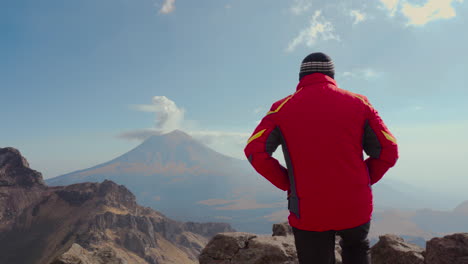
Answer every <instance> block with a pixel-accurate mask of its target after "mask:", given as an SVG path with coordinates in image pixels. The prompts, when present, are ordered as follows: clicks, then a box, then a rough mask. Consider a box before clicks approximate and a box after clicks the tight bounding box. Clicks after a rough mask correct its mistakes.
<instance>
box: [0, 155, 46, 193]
mask: <svg viewBox="0 0 468 264" xmlns="http://www.w3.org/2000/svg"><path fill="white" fill-rule="evenodd" d="M0 186H21V187H35V186H45V185H44V180H43V179H42V174H41V173H40V172H37V171H35V170H32V169H30V168H29V163H28V161H27V160H26V159H25V158H24V157H23V156H21V153H20V152H19V151H18V150H17V149H14V148H0Z"/></svg>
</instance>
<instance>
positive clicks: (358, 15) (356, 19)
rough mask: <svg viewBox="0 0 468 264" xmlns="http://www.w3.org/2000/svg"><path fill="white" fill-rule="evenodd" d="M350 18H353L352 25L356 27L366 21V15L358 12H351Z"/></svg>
mask: <svg viewBox="0 0 468 264" xmlns="http://www.w3.org/2000/svg"><path fill="white" fill-rule="evenodd" d="M350 16H352V17H353V18H354V22H353V24H354V25H357V24H359V23H361V22H363V21H365V20H366V19H367V17H366V14H364V13H363V12H362V11H359V10H351V12H350Z"/></svg>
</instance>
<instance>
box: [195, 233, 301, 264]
mask: <svg viewBox="0 0 468 264" xmlns="http://www.w3.org/2000/svg"><path fill="white" fill-rule="evenodd" d="M199 260H200V264H208V263H219V264H233V263H243V264H280V263H281V264H297V263H298V262H297V256H296V249H295V248H294V243H293V238H292V237H291V236H289V237H283V236H275V237H266V236H256V235H253V234H248V233H222V234H218V235H216V236H215V237H214V238H213V239H212V240H211V241H210V243H209V244H208V245H207V247H206V248H205V249H204V250H203V252H202V253H201V255H200V257H199Z"/></svg>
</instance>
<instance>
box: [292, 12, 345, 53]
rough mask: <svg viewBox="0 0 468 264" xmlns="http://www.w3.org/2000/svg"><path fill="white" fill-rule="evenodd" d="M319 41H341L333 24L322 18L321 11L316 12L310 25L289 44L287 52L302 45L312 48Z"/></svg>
mask: <svg viewBox="0 0 468 264" xmlns="http://www.w3.org/2000/svg"><path fill="white" fill-rule="evenodd" d="M319 39H321V40H332V39H333V40H338V41H339V40H340V38H339V36H338V35H337V34H336V33H335V28H334V27H333V24H332V23H331V22H330V21H327V20H326V19H325V18H324V17H323V16H322V12H321V10H318V11H315V13H314V15H313V16H312V18H311V20H310V25H309V26H308V27H307V28H305V29H303V30H302V31H301V32H300V33H299V35H298V36H297V37H295V38H294V39H293V40H292V41H291V42H290V43H289V45H288V48H287V49H286V51H287V52H292V51H294V50H295V49H296V47H297V46H299V45H301V44H305V45H306V46H307V47H312V46H313V45H314V44H315V43H316V42H317V40H319Z"/></svg>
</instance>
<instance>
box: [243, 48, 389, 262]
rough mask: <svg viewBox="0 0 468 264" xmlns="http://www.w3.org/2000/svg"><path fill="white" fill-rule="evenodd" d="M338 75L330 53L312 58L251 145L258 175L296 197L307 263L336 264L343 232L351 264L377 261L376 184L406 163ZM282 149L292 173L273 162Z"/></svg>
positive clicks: (301, 253)
mask: <svg viewBox="0 0 468 264" xmlns="http://www.w3.org/2000/svg"><path fill="white" fill-rule="evenodd" d="M334 74H335V72H334V64H333V62H332V60H331V59H330V57H329V56H327V55H325V54H323V53H320V52H319V53H312V54H310V55H309V56H307V57H306V58H305V59H304V60H303V61H302V64H301V69H300V73H299V84H298V85H297V89H296V92H295V93H293V94H291V95H289V96H287V97H286V98H284V99H281V100H279V101H277V102H276V103H274V104H273V105H272V107H271V109H270V111H269V112H268V113H267V114H266V116H265V117H264V118H263V119H262V121H261V122H260V124H259V125H258V127H257V128H256V129H255V131H254V132H253V134H252V136H251V137H250V138H249V140H248V143H247V146H246V147H245V154H246V156H247V158H248V160H249V161H250V163H251V164H252V166H253V167H254V168H255V170H256V171H257V172H258V173H260V174H261V175H263V176H264V177H265V178H266V179H267V180H269V181H270V182H271V183H272V184H274V185H275V186H276V187H278V188H279V189H281V190H283V191H287V193H288V195H287V197H288V209H289V211H290V215H289V218H288V219H289V224H290V225H291V226H292V227H293V232H294V239H295V243H296V249H297V254H298V258H299V263H301V264H322V263H323V264H331V263H335V256H334V249H335V235H336V234H338V235H339V236H341V238H342V241H341V247H342V258H343V263H344V264H361V263H362V264H367V263H370V256H369V240H368V239H367V235H368V232H369V226H370V220H371V214H372V209H373V204H372V190H371V185H372V184H375V183H376V182H378V181H379V180H380V179H381V178H382V176H383V175H384V174H385V172H386V171H387V170H388V169H389V168H390V167H392V166H393V165H395V163H396V161H397V159H398V150H397V143H396V140H395V138H394V137H393V135H392V134H391V133H390V131H389V130H388V128H387V127H386V126H385V124H384V123H383V121H382V119H380V117H379V115H378V113H377V111H376V110H375V109H374V107H373V106H372V105H371V104H370V103H369V101H368V100H367V98H366V97H365V96H363V95H359V94H355V93H352V92H349V91H346V90H343V89H340V88H338V87H337V84H336V82H335V80H334V79H333V78H334ZM279 145H281V146H282V149H283V154H284V157H285V161H286V167H287V168H284V167H283V166H282V165H281V164H280V163H279V162H278V161H277V160H276V159H275V158H273V157H272V153H273V152H274V151H275V150H276V148H277V147H278V146H279ZM363 150H364V151H365V152H366V154H367V155H368V156H369V157H368V158H367V159H365V160H364V156H363Z"/></svg>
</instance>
